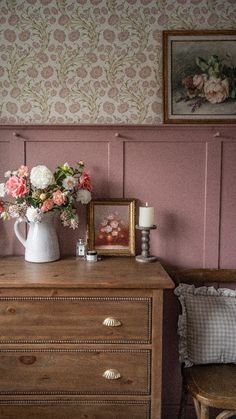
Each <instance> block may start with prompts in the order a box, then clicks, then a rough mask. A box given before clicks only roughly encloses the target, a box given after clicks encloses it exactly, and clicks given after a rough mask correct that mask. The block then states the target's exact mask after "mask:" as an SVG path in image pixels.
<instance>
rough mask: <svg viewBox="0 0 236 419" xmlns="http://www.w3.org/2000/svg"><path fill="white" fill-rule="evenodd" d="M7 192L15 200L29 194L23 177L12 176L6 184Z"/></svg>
mask: <svg viewBox="0 0 236 419" xmlns="http://www.w3.org/2000/svg"><path fill="white" fill-rule="evenodd" d="M6 191H7V193H8V194H9V195H12V196H13V197H14V198H21V197H22V196H24V195H25V194H26V193H27V192H28V188H27V185H26V181H25V179H24V178H22V177H17V176H11V177H10V178H9V179H8V181H7V182H6Z"/></svg>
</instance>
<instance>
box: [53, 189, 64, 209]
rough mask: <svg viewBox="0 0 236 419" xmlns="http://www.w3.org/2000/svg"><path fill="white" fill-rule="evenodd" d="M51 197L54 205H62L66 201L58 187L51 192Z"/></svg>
mask: <svg viewBox="0 0 236 419" xmlns="http://www.w3.org/2000/svg"><path fill="white" fill-rule="evenodd" d="M52 199H53V202H54V204H56V205H63V204H64V203H65V202H66V198H65V196H64V195H63V193H62V192H61V191H60V189H58V190H57V191H56V192H53V195H52Z"/></svg>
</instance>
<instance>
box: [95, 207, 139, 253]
mask: <svg viewBox="0 0 236 419" xmlns="http://www.w3.org/2000/svg"><path fill="white" fill-rule="evenodd" d="M135 207H136V202H135V199H98V200H92V201H91V202H90V203H89V206H88V247H89V249H90V250H96V251H97V252H98V254H100V255H107V256H134V255H135V215H136V214H135V212H136V208H135Z"/></svg>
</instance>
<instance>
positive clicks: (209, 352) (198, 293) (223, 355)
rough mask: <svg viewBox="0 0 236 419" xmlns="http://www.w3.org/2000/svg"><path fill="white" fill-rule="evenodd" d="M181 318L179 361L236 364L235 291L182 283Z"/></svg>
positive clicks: (180, 297)
mask: <svg viewBox="0 0 236 419" xmlns="http://www.w3.org/2000/svg"><path fill="white" fill-rule="evenodd" d="M174 292H175V294H176V295H177V296H178V298H179V300H180V303H181V305H182V314H181V315H180V316H179V321H178V334H179V355H180V361H181V362H184V363H185V365H186V366H187V367H189V366H191V365H193V364H209V363H228V362H233V363H236V291H235V290H230V289H226V288H220V289H218V290H216V289H215V288H214V287H199V288H195V287H194V286H193V285H188V284H181V285H179V286H178V287H177V288H176V289H175V291H174Z"/></svg>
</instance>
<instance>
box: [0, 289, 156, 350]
mask: <svg viewBox="0 0 236 419" xmlns="http://www.w3.org/2000/svg"><path fill="white" fill-rule="evenodd" d="M150 308H151V298H135V297H134V298H132V297H130V298H126V297H124V298H119V297H117V298H112V297H110V298H105V297H12V298H11V297H5V298H3V297H2V298H0V330H1V338H0V339H1V340H0V341H1V343H47V342H50V343H83V342H90V343H99V342H100V343H102V342H104V343H112V342H114V343H149V342H150V340H151V330H150V329H151V309H150Z"/></svg>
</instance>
